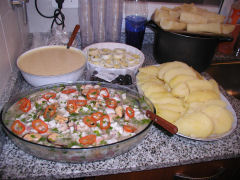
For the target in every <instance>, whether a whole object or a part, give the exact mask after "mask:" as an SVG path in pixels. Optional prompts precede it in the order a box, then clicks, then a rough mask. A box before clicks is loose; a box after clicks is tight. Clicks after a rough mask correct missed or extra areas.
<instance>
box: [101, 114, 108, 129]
mask: <svg viewBox="0 0 240 180" xmlns="http://www.w3.org/2000/svg"><path fill="white" fill-rule="evenodd" d="M110 125H111V122H110V118H109V116H108V115H107V114H106V115H103V116H102V118H101V119H100V128H101V129H105V130H106V129H108V128H110Z"/></svg>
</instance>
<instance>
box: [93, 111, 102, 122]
mask: <svg viewBox="0 0 240 180" xmlns="http://www.w3.org/2000/svg"><path fill="white" fill-rule="evenodd" d="M91 117H92V118H93V119H94V120H95V121H98V120H100V119H101V118H102V117H103V113H102V112H95V113H92V114H91Z"/></svg>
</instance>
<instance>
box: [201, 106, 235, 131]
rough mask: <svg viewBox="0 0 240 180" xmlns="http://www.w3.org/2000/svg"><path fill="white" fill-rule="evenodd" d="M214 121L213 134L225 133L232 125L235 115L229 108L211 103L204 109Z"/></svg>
mask: <svg viewBox="0 0 240 180" xmlns="http://www.w3.org/2000/svg"><path fill="white" fill-rule="evenodd" d="M202 112H203V113H205V114H206V115H207V116H208V117H209V118H210V119H211V120H212V121H213V123H214V129H213V134H223V133H226V132H228V131H229V130H230V129H231V127H232V122H233V115H232V113H231V112H229V111H228V110H227V109H225V108H223V107H220V106H217V105H211V106H207V107H206V108H204V109H203V110H202Z"/></svg>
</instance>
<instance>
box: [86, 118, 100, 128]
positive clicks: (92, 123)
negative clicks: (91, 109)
mask: <svg viewBox="0 0 240 180" xmlns="http://www.w3.org/2000/svg"><path fill="white" fill-rule="evenodd" d="M83 122H84V123H85V124H86V125H87V126H88V127H96V126H97V123H96V121H95V120H94V119H93V118H92V117H91V116H85V117H84V118H83Z"/></svg>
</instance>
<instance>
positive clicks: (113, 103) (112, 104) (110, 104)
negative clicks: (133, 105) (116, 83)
mask: <svg viewBox="0 0 240 180" xmlns="http://www.w3.org/2000/svg"><path fill="white" fill-rule="evenodd" d="M106 105H107V107H109V108H113V109H115V108H116V107H117V101H116V100H115V99H107V100H106Z"/></svg>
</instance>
